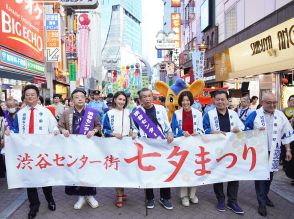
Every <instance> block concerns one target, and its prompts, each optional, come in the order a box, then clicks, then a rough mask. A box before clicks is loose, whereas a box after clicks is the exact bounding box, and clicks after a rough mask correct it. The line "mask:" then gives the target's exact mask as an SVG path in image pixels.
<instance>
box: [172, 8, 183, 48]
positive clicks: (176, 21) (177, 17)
mask: <svg viewBox="0 0 294 219" xmlns="http://www.w3.org/2000/svg"><path fill="white" fill-rule="evenodd" d="M171 29H172V30H173V31H175V33H176V35H175V38H174V43H175V44H176V48H181V13H172V14H171Z"/></svg>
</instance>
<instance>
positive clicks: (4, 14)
mask: <svg viewBox="0 0 294 219" xmlns="http://www.w3.org/2000/svg"><path fill="white" fill-rule="evenodd" d="M0 12H1V24H0V35H1V37H0V45H2V46H5V47H6V48H9V49H12V50H14V51H16V52H19V53H20V54H23V55H25V56H28V57H30V58H33V59H36V60H38V61H41V62H43V61H44V39H43V38H44V36H43V28H44V27H43V26H44V25H43V16H44V9H43V5H42V4H40V3H37V2H33V1H25V0H0Z"/></svg>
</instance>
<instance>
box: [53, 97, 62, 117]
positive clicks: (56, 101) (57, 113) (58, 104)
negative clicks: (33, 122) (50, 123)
mask: <svg viewBox="0 0 294 219" xmlns="http://www.w3.org/2000/svg"><path fill="white" fill-rule="evenodd" d="M61 101H62V99H61V95H60V94H54V95H53V106H54V107H55V118H56V119H57V121H59V119H60V116H61V114H62V113H63V112H64V105H63V104H62V103H61Z"/></svg>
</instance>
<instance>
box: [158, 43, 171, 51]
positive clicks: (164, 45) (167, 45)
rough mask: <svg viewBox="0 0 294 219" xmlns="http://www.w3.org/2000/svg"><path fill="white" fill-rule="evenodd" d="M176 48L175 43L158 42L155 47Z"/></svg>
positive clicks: (163, 48) (162, 48)
mask: <svg viewBox="0 0 294 219" xmlns="http://www.w3.org/2000/svg"><path fill="white" fill-rule="evenodd" d="M175 48H176V44H175V43H156V44H155V49H160V50H173V49H175Z"/></svg>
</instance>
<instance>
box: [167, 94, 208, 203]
mask: <svg viewBox="0 0 294 219" xmlns="http://www.w3.org/2000/svg"><path fill="white" fill-rule="evenodd" d="M193 102H194V99H193V94H192V93H191V92H190V91H183V92H182V93H181V94H180V96H179V99H178V104H179V106H180V107H182V108H181V109H179V110H176V111H175V112H174V113H173V116H172V123H171V127H172V130H173V133H174V136H175V137H181V136H185V137H189V136H196V135H203V134H204V131H203V121H202V113H201V112H200V111H199V110H197V109H195V108H193V107H192V105H193ZM180 198H181V201H182V205H183V206H186V207H188V206H189V205H190V202H191V203H193V204H197V203H198V197H197V196H196V187H182V188H180Z"/></svg>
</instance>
